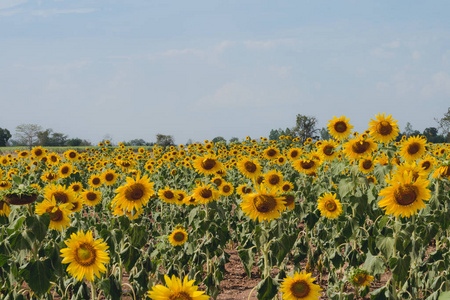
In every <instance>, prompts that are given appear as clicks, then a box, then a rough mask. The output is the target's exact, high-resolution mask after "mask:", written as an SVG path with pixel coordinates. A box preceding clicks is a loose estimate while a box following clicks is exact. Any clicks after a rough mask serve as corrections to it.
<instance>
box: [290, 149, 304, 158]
mask: <svg viewBox="0 0 450 300" xmlns="http://www.w3.org/2000/svg"><path fill="white" fill-rule="evenodd" d="M302 153H303V150H302V149H300V148H291V149H289V152H288V154H287V158H288V159H290V160H296V159H298V158H299V157H300V155H302Z"/></svg>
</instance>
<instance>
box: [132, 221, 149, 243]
mask: <svg viewBox="0 0 450 300" xmlns="http://www.w3.org/2000/svg"><path fill="white" fill-rule="evenodd" d="M129 232H130V237H131V241H130V242H131V245H133V246H135V247H136V248H138V249H140V248H142V247H143V246H144V245H145V243H147V239H148V235H147V230H146V228H145V226H144V225H135V224H134V225H133V226H132V227H131V228H130V231H129Z"/></svg>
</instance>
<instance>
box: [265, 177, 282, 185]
mask: <svg viewBox="0 0 450 300" xmlns="http://www.w3.org/2000/svg"><path fill="white" fill-rule="evenodd" d="M268 182H269V183H270V184H271V185H277V184H278V183H280V177H279V176H277V175H271V176H269V180H268Z"/></svg>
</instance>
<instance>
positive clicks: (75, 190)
mask: <svg viewBox="0 0 450 300" xmlns="http://www.w3.org/2000/svg"><path fill="white" fill-rule="evenodd" d="M80 189H81V187H80V186H79V185H78V184H75V185H73V186H72V190H73V191H74V192H78V191H79V190H80Z"/></svg>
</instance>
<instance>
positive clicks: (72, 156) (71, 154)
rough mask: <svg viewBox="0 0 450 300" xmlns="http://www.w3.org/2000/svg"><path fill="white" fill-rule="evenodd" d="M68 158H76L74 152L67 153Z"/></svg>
mask: <svg viewBox="0 0 450 300" xmlns="http://www.w3.org/2000/svg"><path fill="white" fill-rule="evenodd" d="M69 157H70V158H75V157H77V154H76V153H75V152H70V153H69Z"/></svg>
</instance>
